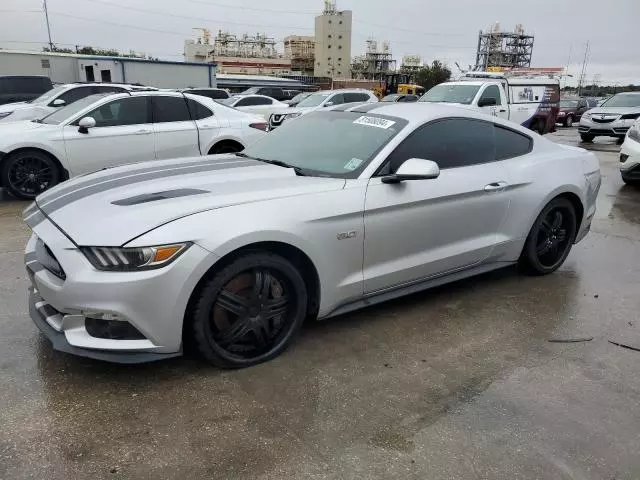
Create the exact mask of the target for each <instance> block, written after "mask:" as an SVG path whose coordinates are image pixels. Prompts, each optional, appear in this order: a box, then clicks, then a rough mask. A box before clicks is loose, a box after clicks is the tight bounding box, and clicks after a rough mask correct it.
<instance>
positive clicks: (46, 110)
mask: <svg viewBox="0 0 640 480" xmlns="http://www.w3.org/2000/svg"><path fill="white" fill-rule="evenodd" d="M142 90H157V88H153V87H143V86H140V85H130V84H124V83H88V84H87V83H67V84H64V85H58V86H57V87H54V88H52V89H51V90H49V91H48V92H45V93H43V94H42V95H40V96H39V97H38V98H34V99H33V100H30V101H28V102H16V103H7V104H5V105H2V106H0V122H17V121H18V120H33V119H36V118H42V117H45V116H47V115H49V114H51V113H53V112H55V111H56V110H58V109H60V108H62V107H64V106H67V105H71V104H72V103H73V102H77V101H78V100H80V99H82V98H85V97H88V96H89V95H98V94H101V93H102V94H106V93H126V92H130V91H142Z"/></svg>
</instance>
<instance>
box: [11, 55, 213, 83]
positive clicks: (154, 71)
mask: <svg viewBox="0 0 640 480" xmlns="http://www.w3.org/2000/svg"><path fill="white" fill-rule="evenodd" d="M0 65H1V71H2V74H3V75H45V76H47V77H49V78H50V79H51V81H52V82H54V83H72V82H121V83H125V82H126V83H141V84H143V85H148V86H151V87H158V88H181V87H214V86H215V85H216V65H215V64H206V65H203V64H200V63H187V62H168V61H163V60H144V59H140V58H127V57H103V56H92V55H76V54H72V53H48V52H25V51H14V50H0Z"/></svg>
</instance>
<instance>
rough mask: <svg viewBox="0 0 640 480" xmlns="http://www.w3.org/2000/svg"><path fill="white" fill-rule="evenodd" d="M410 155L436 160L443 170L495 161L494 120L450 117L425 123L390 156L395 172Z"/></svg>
mask: <svg viewBox="0 0 640 480" xmlns="http://www.w3.org/2000/svg"><path fill="white" fill-rule="evenodd" d="M410 158H422V159H425V160H432V161H434V162H436V163H437V164H438V165H439V166H440V169H442V170H444V169H447V168H457V167H468V166H471V165H477V164H480V163H487V162H492V161H494V160H495V144H494V140H493V124H492V123H491V122H485V121H482V120H471V119H465V118H447V119H444V120H436V121H435V122H432V123H428V124H426V125H423V126H422V127H419V128H418V129H417V130H415V131H414V132H413V133H412V134H411V135H410V136H409V137H408V138H406V139H405V140H404V141H403V142H402V143H401V144H400V145H398V147H397V148H396V149H395V150H394V151H393V153H392V154H391V155H390V156H389V162H390V169H391V173H395V172H396V171H397V170H398V167H400V165H402V164H403V163H404V162H405V161H406V160H408V159H410Z"/></svg>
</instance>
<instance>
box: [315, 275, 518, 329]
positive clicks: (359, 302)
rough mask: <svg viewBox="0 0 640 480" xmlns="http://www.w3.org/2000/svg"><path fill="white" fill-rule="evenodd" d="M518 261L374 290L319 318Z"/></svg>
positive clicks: (340, 313)
mask: <svg viewBox="0 0 640 480" xmlns="http://www.w3.org/2000/svg"><path fill="white" fill-rule="evenodd" d="M516 263H517V262H496V263H485V264H482V265H478V266H475V267H472V268H468V269H465V270H460V271H457V272H453V273H446V274H444V275H441V276H438V277H429V278H427V279H423V280H418V281H416V282H414V283H411V284H409V285H406V284H405V285H401V286H397V287H392V289H385V290H383V291H378V292H372V293H369V294H368V295H365V296H364V297H360V298H357V299H352V300H350V301H348V302H347V303H344V304H342V305H340V306H338V307H337V308H335V309H333V310H332V311H330V312H329V313H328V314H326V315H322V316H320V317H318V320H324V319H327V318H331V317H335V316H338V315H343V314H345V313H349V312H353V311H355V310H360V309H361V308H365V307H370V306H372V305H376V304H378V303H382V302H386V301H388V300H392V299H394V298H398V297H403V296H405V295H410V294H412V293H416V292H420V291H422V290H427V289H429V288H433V287H437V286H440V285H444V284H446V283H451V282H455V281H457V280H462V279H464V278H468V277H473V276H475V275H480V274H482V273H487V272H490V271H492V270H498V269H500V268H505V267H508V266H510V265H515V264H516Z"/></svg>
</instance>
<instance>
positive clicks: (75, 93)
mask: <svg viewBox="0 0 640 480" xmlns="http://www.w3.org/2000/svg"><path fill="white" fill-rule="evenodd" d="M92 88H93V87H92V86H89V85H87V86H84V87H76V88H72V89H71V90H67V91H66V92H64V93H63V94H61V95H59V96H58V97H57V98H56V99H54V101H55V100H57V99H60V100H64V102H65V104H66V105H69V104H70V103H73V102H76V101H78V100H80V99H81V98H84V97H88V96H89V95H91V94H92ZM52 103H53V102H52ZM49 105H51V103H50V104H49Z"/></svg>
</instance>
